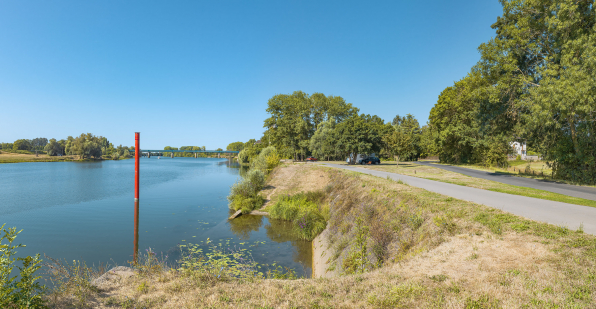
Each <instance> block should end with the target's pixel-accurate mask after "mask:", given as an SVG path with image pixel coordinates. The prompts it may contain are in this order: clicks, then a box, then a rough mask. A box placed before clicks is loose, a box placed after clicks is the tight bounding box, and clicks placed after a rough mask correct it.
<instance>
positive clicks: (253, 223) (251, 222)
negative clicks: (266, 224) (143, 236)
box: [230, 211, 269, 240]
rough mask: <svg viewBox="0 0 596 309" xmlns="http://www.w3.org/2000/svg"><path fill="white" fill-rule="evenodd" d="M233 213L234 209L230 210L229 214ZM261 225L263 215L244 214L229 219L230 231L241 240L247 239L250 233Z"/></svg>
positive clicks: (257, 229) (256, 230)
mask: <svg viewBox="0 0 596 309" xmlns="http://www.w3.org/2000/svg"><path fill="white" fill-rule="evenodd" d="M233 213H234V211H230V215H232V214H233ZM261 226H263V216H251V215H245V216H240V217H237V218H236V219H234V220H230V231H232V233H234V235H236V236H238V238H240V239H242V240H247V239H249V238H250V233H251V232H258V231H259V229H260V228H261ZM267 235H269V233H267Z"/></svg>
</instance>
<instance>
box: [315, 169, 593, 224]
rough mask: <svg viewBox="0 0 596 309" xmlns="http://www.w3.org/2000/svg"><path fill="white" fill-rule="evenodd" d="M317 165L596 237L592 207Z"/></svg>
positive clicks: (361, 170) (381, 173) (408, 177)
mask: <svg viewBox="0 0 596 309" xmlns="http://www.w3.org/2000/svg"><path fill="white" fill-rule="evenodd" d="M321 164H323V165H325V166H329V167H334V168H339V169H345V170H350V171H355V172H360V173H364V174H369V175H373V176H377V177H382V178H387V176H389V178H391V179H393V180H396V181H397V180H401V181H403V182H405V183H407V184H408V185H410V186H413V187H418V188H422V189H425V190H428V191H432V192H436V193H439V194H442V195H446V196H451V197H454V198H457V199H460V200H465V201H470V202H474V203H477V204H483V205H486V206H490V207H494V208H498V209H501V210H503V211H506V212H509V213H512V214H515V215H518V216H521V217H525V218H528V219H532V220H536V221H541V222H546V223H550V224H554V225H558V226H565V227H567V228H570V229H572V230H577V229H578V228H579V226H580V224H583V226H584V232H585V233H588V234H592V235H596V208H594V207H588V206H580V205H573V204H567V203H561V202H554V201H548V200H542V199H537V198H531V197H526V196H520V195H512V194H506V193H500V192H493V191H488V190H482V189H476V188H472V187H464V186H458V185H454V184H450V183H445V182H440V181H434V180H428V179H423V178H418V177H412V176H406V175H400V174H395V173H389V172H382V171H376V170H370V169H366V168H362V167H358V166H354V165H350V166H348V165H338V164H331V163H321Z"/></svg>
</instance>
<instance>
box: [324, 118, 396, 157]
mask: <svg viewBox="0 0 596 309" xmlns="http://www.w3.org/2000/svg"><path fill="white" fill-rule="evenodd" d="M386 128H387V127H386V126H385V124H384V122H383V120H382V119H381V118H379V117H378V116H370V115H364V114H362V115H353V116H351V117H350V118H347V119H345V120H344V121H343V122H340V123H338V124H337V125H336V126H335V130H334V131H333V134H332V136H333V140H334V141H335V148H336V150H337V152H338V154H340V155H342V156H350V155H351V154H353V155H356V154H371V153H378V152H379V151H380V150H381V147H382V146H383V142H382V136H384V135H385V133H386ZM350 163H351V164H353V163H354V162H353V161H351V162H350Z"/></svg>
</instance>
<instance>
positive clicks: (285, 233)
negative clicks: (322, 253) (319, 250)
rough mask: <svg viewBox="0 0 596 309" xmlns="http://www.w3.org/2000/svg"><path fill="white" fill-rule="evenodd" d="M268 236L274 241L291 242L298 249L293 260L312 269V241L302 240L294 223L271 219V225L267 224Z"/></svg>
mask: <svg viewBox="0 0 596 309" xmlns="http://www.w3.org/2000/svg"><path fill="white" fill-rule="evenodd" d="M265 229H266V230H267V237H268V238H269V239H271V240H272V241H274V242H277V243H284V242H290V243H291V244H292V246H293V247H294V248H295V249H296V252H295V254H294V255H293V260H294V262H296V263H300V264H302V265H303V266H304V267H306V268H310V269H312V243H311V242H310V241H306V240H301V239H299V238H298V237H297V235H296V233H295V232H294V230H293V224H292V222H289V221H284V220H275V219H269V225H267V226H265Z"/></svg>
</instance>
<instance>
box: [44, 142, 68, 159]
mask: <svg viewBox="0 0 596 309" xmlns="http://www.w3.org/2000/svg"><path fill="white" fill-rule="evenodd" d="M44 151H45V152H46V153H47V154H48V155H49V156H57V155H61V154H63V153H64V149H62V147H61V145H60V143H58V141H56V139H55V138H52V139H50V142H49V143H48V144H47V145H46V146H45V147H44Z"/></svg>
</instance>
